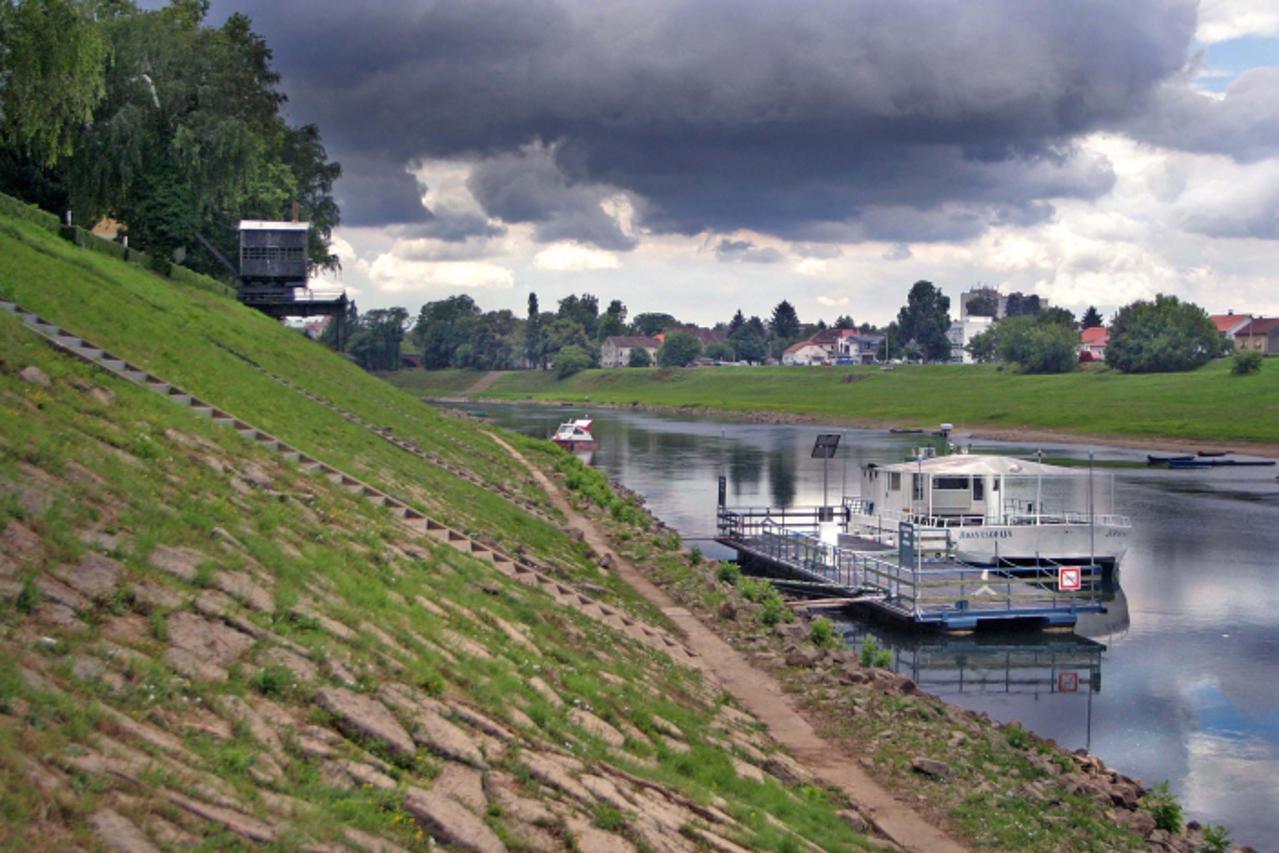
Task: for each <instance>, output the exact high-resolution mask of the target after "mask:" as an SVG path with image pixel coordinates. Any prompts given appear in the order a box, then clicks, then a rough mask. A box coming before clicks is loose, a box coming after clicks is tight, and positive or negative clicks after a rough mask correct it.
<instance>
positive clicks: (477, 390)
mask: <svg viewBox="0 0 1279 853" xmlns="http://www.w3.org/2000/svg"><path fill="white" fill-rule="evenodd" d="M505 372H506V371H504V370H490V371H489V372H488V373H486V374H484V375H483V376H481V377H480V378H479V379H477V380H475V384H474V385H472V386H471V387H470V388H467V389H466V390H465V391H463V392H462V396H463V397H477V396H479V395H480V394H483V393H484V392H485V391H487V390H488V389H489V388H490V387H491V386H492V385H493V383H494V382H496V381H497V380H498V379H501V378H502V374H503V373H505Z"/></svg>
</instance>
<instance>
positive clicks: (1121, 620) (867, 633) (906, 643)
mask: <svg viewBox="0 0 1279 853" xmlns="http://www.w3.org/2000/svg"><path fill="white" fill-rule="evenodd" d="M1106 607H1107V612H1106V613H1101V614H1092V615H1088V616H1086V617H1082V616H1081V617H1080V620H1079V625H1078V627H1077V630H1079V631H1081V632H1084V633H1087V634H1089V635H1091V636H1093V637H1109V636H1114V635H1118V634H1122V633H1123V632H1124V631H1125V630H1127V627H1128V604H1127V600H1126V599H1125V597H1124V594H1123V590H1122V589H1120V588H1119V587H1118V586H1117V585H1115V586H1113V587H1112V590H1111V591H1110V592H1109V593H1108V594H1107V596H1106ZM828 617H829V618H832V619H834V621H835V622H836V627H837V628H838V629H839V630H840V631H841V632H842V633H843V634H844V637H845V639H846V641H847V642H848V645H849V647H850V648H853V649H857V648H860V647H861V645H862V643H863V642H864V640H865V638H866V637H871V638H872V639H874V641H875V642H876V644H877V645H878V646H880V647H881V648H885V649H888V650H889V651H890V652H891V653H892V661H893V662H892V668H893V670H894V671H896V672H898V673H899V674H901V675H906V676H909V677H910V678H911V679H912V680H914V682H915V683H916V684H917V685H919V688H920V689H921V690H925V691H927V692H929V693H932V694H934V695H936V696H940V697H942V698H944V699H946V700H947V701H948V702H953V703H955V704H957V705H960V706H962V707H965V708H970V709H972V710H974V711H982V712H985V713H988V714H990V715H991V716H992V717H993V718H995V719H996V720H999V721H1000V722H1013V721H1016V722H1019V723H1021V724H1022V725H1024V726H1026V727H1027V728H1030V729H1032V730H1034V731H1037V732H1039V733H1040V734H1042V735H1044V736H1045V737H1052V738H1054V739H1057V740H1058V741H1059V742H1060V743H1061V744H1062V745H1063V746H1066V747H1068V748H1071V749H1074V748H1077V747H1083V748H1084V749H1089V750H1090V749H1091V747H1092V722H1093V720H1092V709H1093V708H1092V706H1093V703H1092V697H1093V694H1094V693H1100V692H1101V685H1102V677H1101V670H1102V663H1103V660H1104V657H1105V652H1106V646H1105V645H1104V644H1103V643H1100V642H1098V641H1097V640H1095V639H1090V638H1089V637H1087V636H1080V635H1079V634H1074V633H1071V634H1051V633H1044V632H1034V633H1025V632H1016V633H1009V632H1002V631H989V632H984V631H978V632H976V633H972V634H965V635H948V634H942V633H935V634H920V633H918V632H914V631H905V630H902V629H899V628H896V627H894V626H893V625H892V624H891V623H881V622H870V623H868V622H865V621H862V620H854V619H852V618H851V617H849V616H847V615H840V614H828ZM1065 721H1069V722H1068V723H1067V724H1065V725H1063V722H1065Z"/></svg>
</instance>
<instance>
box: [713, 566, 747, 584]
mask: <svg viewBox="0 0 1279 853" xmlns="http://www.w3.org/2000/svg"><path fill="white" fill-rule="evenodd" d="M715 578H716V580H718V581H719V582H720V583H726V584H728V585H729V586H737V582H738V581H739V580H741V579H742V570H741V569H739V568H738V567H737V564H736V563H727V562H725V563H720V564H719V568H718V569H716V570H715Z"/></svg>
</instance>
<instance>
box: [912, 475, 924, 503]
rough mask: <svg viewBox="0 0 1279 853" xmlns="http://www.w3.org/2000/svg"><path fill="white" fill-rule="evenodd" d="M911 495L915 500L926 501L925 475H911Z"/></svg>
mask: <svg viewBox="0 0 1279 853" xmlns="http://www.w3.org/2000/svg"><path fill="white" fill-rule="evenodd" d="M910 493H911V497H912V498H913V499H914V500H917V501H922V500H923V499H924V475H923V474H911V475H910Z"/></svg>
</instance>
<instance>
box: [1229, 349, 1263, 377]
mask: <svg viewBox="0 0 1279 853" xmlns="http://www.w3.org/2000/svg"><path fill="white" fill-rule="evenodd" d="M1260 369H1261V353H1259V352H1257V351H1256V350H1255V349H1241V350H1239V352H1237V353H1235V359H1234V364H1232V365H1231V366H1230V372H1231V373H1233V374H1234V375H1235V376H1247V375H1248V374H1249V373H1256V372H1257V371H1258V370H1260Z"/></svg>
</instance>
